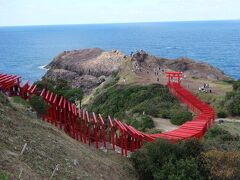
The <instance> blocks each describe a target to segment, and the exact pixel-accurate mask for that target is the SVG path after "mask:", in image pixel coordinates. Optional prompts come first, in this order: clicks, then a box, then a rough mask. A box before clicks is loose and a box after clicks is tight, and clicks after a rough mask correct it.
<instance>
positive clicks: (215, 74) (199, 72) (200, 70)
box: [144, 55, 231, 80]
mask: <svg viewBox="0 0 240 180" xmlns="http://www.w3.org/2000/svg"><path fill="white" fill-rule="evenodd" d="M144 62H145V64H153V65H154V64H155V65H157V66H163V67H166V68H167V69H170V70H172V71H181V72H184V74H185V75H188V76H191V77H193V78H203V79H208V80H230V79H231V78H230V77H228V76H226V75H225V74H224V72H223V71H221V70H220V69H218V68H216V67H213V66H211V65H209V64H207V63H204V62H197V61H194V60H192V59H189V58H177V59H165V58H159V57H156V56H151V55H148V56H146V58H145V60H144Z"/></svg>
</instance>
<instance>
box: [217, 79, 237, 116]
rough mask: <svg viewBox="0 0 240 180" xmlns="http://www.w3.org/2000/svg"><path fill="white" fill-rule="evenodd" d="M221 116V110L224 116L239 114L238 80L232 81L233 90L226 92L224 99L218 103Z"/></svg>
mask: <svg viewBox="0 0 240 180" xmlns="http://www.w3.org/2000/svg"><path fill="white" fill-rule="evenodd" d="M220 112H221V113H220V114H219V117H220V118H221V116H222V114H223V112H224V116H227V115H231V116H240V81H235V82H233V90H232V91H231V92H228V93H226V96H225V99H224V100H223V101H222V102H221V103H220Z"/></svg>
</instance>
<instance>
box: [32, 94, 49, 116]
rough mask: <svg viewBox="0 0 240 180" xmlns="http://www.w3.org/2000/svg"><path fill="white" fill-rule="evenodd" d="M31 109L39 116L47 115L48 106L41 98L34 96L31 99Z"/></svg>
mask: <svg viewBox="0 0 240 180" xmlns="http://www.w3.org/2000/svg"><path fill="white" fill-rule="evenodd" d="M29 103H30V105H31V107H32V108H33V109H34V110H35V111H36V112H37V114H38V116H43V115H46V114H47V110H48V105H47V103H46V102H45V101H44V99H43V98H42V97H41V96H33V97H32V98H31V99H30V102H29Z"/></svg>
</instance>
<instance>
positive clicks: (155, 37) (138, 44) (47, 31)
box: [0, 21, 240, 82]
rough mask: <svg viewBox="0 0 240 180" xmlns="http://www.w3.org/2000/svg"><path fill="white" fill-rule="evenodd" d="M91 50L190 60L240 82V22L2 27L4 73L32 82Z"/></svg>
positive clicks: (0, 47)
mask: <svg viewBox="0 0 240 180" xmlns="http://www.w3.org/2000/svg"><path fill="white" fill-rule="evenodd" d="M93 47H99V48H102V49H104V50H112V49H118V50H120V51H123V52H124V53H126V54H130V52H131V51H135V50H140V49H144V50H145V51H147V52H148V53H151V54H153V55H157V56H161V57H165V58H177V57H189V58H192V59H194V60H197V61H202V62H207V63H209V64H211V65H213V66H216V67H218V68H220V69H221V70H223V71H224V72H225V73H226V74H227V75H229V76H231V77H232V78H235V79H240V21H198V22H164V23H133V24H101V25H100V24H99V25H59V26H22V27H0V73H1V72H4V73H11V74H17V75H20V76H22V77H23V79H24V80H26V79H29V80H30V81H31V82H33V81H36V80H38V79H40V78H41V77H42V76H43V74H44V73H45V72H46V70H44V69H43V68H40V67H42V66H44V65H46V64H48V63H49V62H50V61H51V60H52V59H53V58H54V56H56V55H58V54H59V53H60V52H62V51H64V50H74V49H82V48H93Z"/></svg>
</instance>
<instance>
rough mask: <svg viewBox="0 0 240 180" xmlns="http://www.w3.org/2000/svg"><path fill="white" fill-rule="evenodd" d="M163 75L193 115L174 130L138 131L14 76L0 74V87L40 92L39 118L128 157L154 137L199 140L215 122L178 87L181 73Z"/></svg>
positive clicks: (14, 93)
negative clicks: (42, 105) (41, 108)
mask: <svg viewBox="0 0 240 180" xmlns="http://www.w3.org/2000/svg"><path fill="white" fill-rule="evenodd" d="M166 77H167V79H168V84H167V86H168V87H169V90H170V92H171V93H172V94H173V95H174V96H176V97H177V98H178V99H179V100H180V101H181V103H184V104H185V105H187V107H188V108H189V109H190V110H191V111H192V112H194V113H195V117H194V119H193V120H192V121H188V122H186V123H184V124H183V125H181V126H180V127H179V128H177V129H175V130H172V131H168V132H164V133H159V134H146V133H143V132H140V131H138V130H136V129H135V128H134V127H132V126H130V125H128V124H126V123H123V122H121V121H119V120H117V119H116V118H112V117H110V116H108V118H107V119H104V118H103V116H102V115H101V114H95V113H94V112H91V113H90V112H88V111H85V110H83V109H80V108H78V107H77V106H76V105H75V104H73V103H71V102H70V101H67V100H66V99H65V98H64V97H63V96H58V95H57V94H54V93H53V92H50V91H49V90H47V89H43V90H42V91H41V93H40V94H37V85H34V84H33V85H29V81H27V82H25V83H24V84H21V77H19V76H16V75H11V74H1V73H0V90H1V91H2V92H3V93H4V94H5V95H8V96H9V97H11V96H21V97H22V98H23V99H25V100H30V99H31V97H32V96H34V95H40V96H41V97H42V98H43V99H44V101H45V102H46V103H47V104H48V105H49V108H48V112H47V114H46V115H45V116H43V117H42V119H43V120H44V121H46V122H48V123H51V124H53V125H54V126H56V127H58V128H60V129H62V130H63V131H64V132H65V133H67V134H68V135H69V136H71V137H72V138H74V139H75V140H77V141H81V142H83V143H85V144H88V145H89V146H90V145H92V144H94V146H95V147H96V149H99V147H100V146H101V147H103V148H104V149H107V148H108V149H109V148H110V149H112V150H116V149H119V148H120V149H121V150H120V152H121V154H122V155H125V156H128V154H129V152H134V151H135V150H136V149H140V148H141V147H142V145H143V142H152V141H154V140H155V139H157V138H163V139H167V140H170V141H172V142H177V141H178V140H187V139H189V138H198V139H199V138H201V137H203V135H204V133H205V132H206V131H207V129H208V128H210V127H211V126H212V125H213V123H214V120H215V112H214V109H213V108H211V107H210V106H209V105H208V104H206V103H204V102H202V101H201V100H200V99H198V98H197V97H196V96H194V95H193V94H192V93H191V92H190V91H188V90H187V89H185V88H183V87H182V86H181V79H182V72H166Z"/></svg>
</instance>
